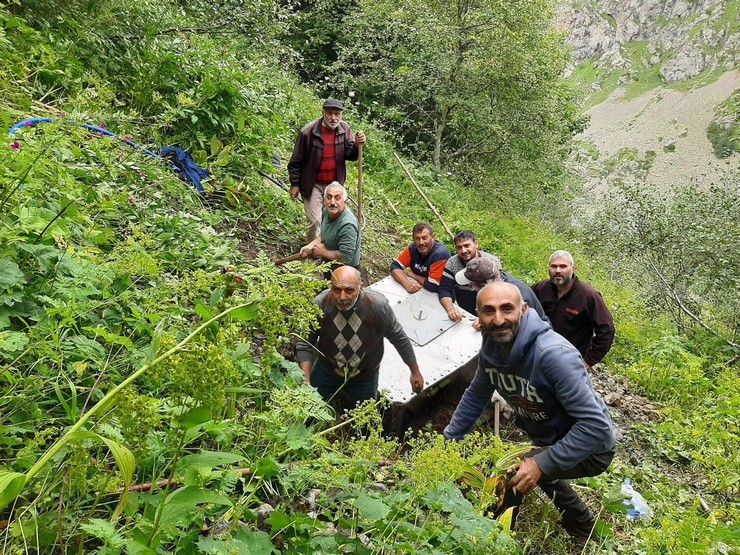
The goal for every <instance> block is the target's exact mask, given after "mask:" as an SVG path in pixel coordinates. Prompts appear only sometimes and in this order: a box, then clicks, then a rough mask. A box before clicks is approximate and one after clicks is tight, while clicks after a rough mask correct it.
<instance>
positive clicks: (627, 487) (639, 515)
mask: <svg viewBox="0 0 740 555" xmlns="http://www.w3.org/2000/svg"><path fill="white" fill-rule="evenodd" d="M622 493H623V494H624V495H626V496H628V497H629V499H625V500H624V501H622V505H625V506H626V507H627V516H628V517H629V518H631V519H633V520H647V519H649V518H650V516H651V513H652V511H651V510H650V507H648V504H647V501H645V498H644V497H643V496H642V495H640V494H639V493H638V492H636V491H635V490H634V488H633V487H632V480H630V479H629V478H625V479H624V483H623V484H622Z"/></svg>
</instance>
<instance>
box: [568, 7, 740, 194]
mask: <svg viewBox="0 0 740 555" xmlns="http://www.w3.org/2000/svg"><path fill="white" fill-rule="evenodd" d="M556 24H557V26H558V27H559V28H560V29H561V30H562V31H564V32H566V33H567V36H568V41H569V43H570V44H571V45H572V47H573V57H574V61H575V63H576V65H574V67H573V68H571V71H570V76H571V78H572V79H573V80H574V81H575V82H577V83H580V84H581V85H582V86H583V88H584V91H586V94H587V95H588V100H587V105H588V106H589V108H588V110H587V113H588V114H589V115H590V118H591V124H590V126H589V128H588V129H587V130H586V131H585V132H584V133H583V134H582V136H581V138H582V139H583V141H584V145H583V149H582V150H581V152H580V153H579V155H578V156H577V157H576V160H575V167H576V170H577V171H578V172H579V173H580V174H581V175H582V176H583V178H584V181H585V191H586V192H587V193H592V194H593V193H596V194H598V193H600V192H603V191H605V190H608V188H609V184H610V183H611V182H613V181H614V180H615V179H628V180H629V179H633V180H634V179H637V180H645V181H646V182H647V183H649V184H651V185H655V186H657V187H671V186H673V185H677V184H680V183H686V182H689V181H695V182H697V183H699V184H701V185H704V186H710V185H711V184H713V183H727V182H729V181H731V180H732V179H735V178H737V174H738V169H739V168H740V155H738V154H737V153H735V154H734V155H733V156H730V157H728V158H724V159H719V158H717V157H716V156H715V155H714V153H713V150H712V144H711V142H710V140H709V139H708V137H707V128H708V126H709V124H710V123H712V122H713V121H719V122H721V123H722V124H723V125H726V126H737V125H740V124H739V123H738V119H739V114H738V113H737V110H736V108H735V109H734V110H733V109H731V110H730V112H729V113H728V112H727V110H726V109H725V110H724V112H722V111H719V110H718V108H719V107H720V106H722V105H723V104H724V106H725V108H726V107H727V104H728V102H727V99H728V98H730V96H731V95H732V94H733V92H735V91H738V90H740V72H738V71H737V67H738V61H739V60H740V1H738V0H724V1H723V0H668V1H661V0H628V1H620V0H605V1H580V0H575V1H572V2H564V3H562V4H561V5H560V6H559V12H558V17H557V21H556ZM736 105H737V104H735V106H736ZM735 128H737V127H735Z"/></svg>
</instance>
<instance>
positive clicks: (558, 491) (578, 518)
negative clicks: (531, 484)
mask: <svg viewBox="0 0 740 555" xmlns="http://www.w3.org/2000/svg"><path fill="white" fill-rule="evenodd" d="M537 485H538V486H539V487H540V488H541V489H542V491H544V492H545V493H546V494H547V496H548V497H549V498H550V499H552V502H553V505H555V507H556V508H557V509H558V511H560V514H561V516H562V526H563V528H564V529H565V531H566V532H568V534H570V535H571V536H573V537H574V538H575V537H583V538H588V537H589V536H590V535H591V531H592V530H593V527H594V525H595V524H596V519H594V517H593V515H592V514H591V511H590V510H589V508H588V507H587V506H586V504H585V503H584V502H583V501H582V500H581V498H580V497H578V494H577V493H576V492H575V491H574V490H573V488H572V487H571V485H570V484H569V483H568V482H567V481H566V480H553V481H552V482H540V483H539V484H537Z"/></svg>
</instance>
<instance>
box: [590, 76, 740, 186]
mask: <svg viewBox="0 0 740 555" xmlns="http://www.w3.org/2000/svg"><path fill="white" fill-rule="evenodd" d="M738 88H740V72H739V71H729V72H727V73H725V74H724V75H722V76H721V77H720V78H719V79H718V80H717V81H715V82H714V83H712V84H710V85H707V86H705V87H701V88H697V89H693V90H691V91H689V92H685V93H684V92H679V91H675V90H671V89H663V88H660V89H655V90H653V91H650V92H649V93H647V94H645V95H642V96H640V97H638V98H635V99H633V100H630V101H621V100H620V99H619V97H620V96H621V94H622V92H621V91H619V90H618V91H615V93H614V94H612V97H610V99H609V100H607V101H606V102H602V103H601V104H598V105H596V106H594V107H593V108H591V109H590V110H588V112H587V113H588V114H589V115H590V116H591V125H590V126H589V128H588V129H587V130H586V131H585V132H584V133H583V135H582V138H583V139H585V140H587V141H589V142H592V143H594V144H595V145H596V146H597V147H598V149H599V151H600V153H601V160H602V161H603V160H604V159H606V158H609V157H611V156H614V155H615V154H617V153H618V152H619V151H620V150H622V149H625V148H636V149H637V150H638V151H639V152H640V153H641V154H642V155H644V154H645V153H646V152H647V151H650V150H652V151H654V152H655V153H656V158H655V161H654V163H653V166H652V168H651V170H650V172H649V174H648V175H647V182H648V184H651V185H655V186H657V187H661V188H664V187H672V186H673V185H676V184H679V183H686V182H689V181H696V182H697V183H700V184H704V185H706V186H709V185H711V184H712V183H717V182H719V181H720V180H722V179H723V178H724V177H726V176H727V175H728V172H729V171H731V170H734V171H737V169H738V167H740V155H738V154H735V155H734V156H733V157H731V158H729V159H726V160H720V159H718V158H716V157H715V156H714V154H713V152H712V145H711V143H710V142H709V139H708V138H707V135H706V129H707V127H708V125H709V124H710V123H711V122H712V120H713V119H714V109H715V107H716V106H717V105H718V104H719V103H720V102H722V101H723V100H725V99H726V98H728V97H729V96H730V95H731V94H732V93H733V91H735V90H737V89H738ZM670 145H674V146H675V150H673V151H672V152H666V151H665V150H664V149H665V148H666V147H668V149H669V150H670V149H671V148H673V147H671V146H670ZM602 187H603V182H602Z"/></svg>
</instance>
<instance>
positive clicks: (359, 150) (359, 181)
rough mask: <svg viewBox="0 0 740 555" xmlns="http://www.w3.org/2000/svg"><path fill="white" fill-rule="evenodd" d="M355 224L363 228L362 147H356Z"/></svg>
mask: <svg viewBox="0 0 740 555" xmlns="http://www.w3.org/2000/svg"><path fill="white" fill-rule="evenodd" d="M357 223H358V224H360V227H362V226H363V224H364V221H363V219H362V145H361V144H359V145H357Z"/></svg>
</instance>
